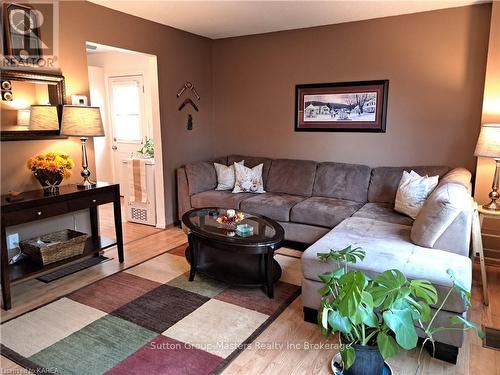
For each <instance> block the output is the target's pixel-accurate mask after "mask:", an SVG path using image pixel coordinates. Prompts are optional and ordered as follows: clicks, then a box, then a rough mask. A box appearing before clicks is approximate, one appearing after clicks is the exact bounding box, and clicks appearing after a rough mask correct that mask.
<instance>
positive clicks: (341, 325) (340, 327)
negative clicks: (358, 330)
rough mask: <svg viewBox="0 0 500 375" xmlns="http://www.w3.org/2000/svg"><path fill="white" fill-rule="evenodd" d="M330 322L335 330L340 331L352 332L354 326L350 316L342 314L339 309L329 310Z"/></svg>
mask: <svg viewBox="0 0 500 375" xmlns="http://www.w3.org/2000/svg"><path fill="white" fill-rule="evenodd" d="M328 324H329V325H330V327H331V328H332V330H333V332H337V331H340V332H342V333H346V334H347V333H350V332H351V329H352V326H351V322H350V321H349V319H348V318H346V317H344V316H341V315H340V314H339V312H338V311H336V310H331V311H329V312H328Z"/></svg>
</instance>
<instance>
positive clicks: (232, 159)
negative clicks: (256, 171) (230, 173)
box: [227, 155, 271, 190]
mask: <svg viewBox="0 0 500 375" xmlns="http://www.w3.org/2000/svg"><path fill="white" fill-rule="evenodd" d="M240 160H245V167H249V168H253V167H256V166H257V165H259V164H264V165H263V166H262V179H263V180H264V190H266V186H267V185H266V184H267V178H268V177H269V168H271V159H269V158H262V157H258V156H242V155H229V156H228V157H227V163H228V165H233V164H234V163H237V162H239V161H240Z"/></svg>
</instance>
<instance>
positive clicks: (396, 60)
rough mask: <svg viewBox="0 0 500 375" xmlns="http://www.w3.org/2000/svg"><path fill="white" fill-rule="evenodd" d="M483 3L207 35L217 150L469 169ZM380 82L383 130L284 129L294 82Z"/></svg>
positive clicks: (485, 13) (483, 38)
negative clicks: (384, 88) (384, 94)
mask: <svg viewBox="0 0 500 375" xmlns="http://www.w3.org/2000/svg"><path fill="white" fill-rule="evenodd" d="M490 10H491V5H490V4H484V5H475V6H469V7H461V8H453V9H447V10H439V11H433V12H426V13H417V14H411V15H403V16H396V17H388V18H381V19H374V20H368V21H361V22H352V23H345V24H339V25H331V26H325V27H316V28H309V29H302V30H292V31H284V32H276V33H269V34H262V35H253V36H245V37H237V38H228V39H222V40H216V41H215V42H214V47H213V82H214V89H213V96H214V123H215V125H216V126H215V130H216V132H217V133H216V136H217V139H216V145H217V148H218V149H219V150H224V153H232V152H237V153H240V154H251V155H266V156H270V157H287V158H302V159H313V160H333V161H344V162H353V163H366V164H369V165H372V166H377V165H415V164H447V165H451V166H457V165H463V166H465V167H467V168H470V169H474V167H475V160H474V157H473V151H474V146H475V142H476V137H477V135H478V133H479V124H480V119H481V103H482V96H483V85H484V74H485V66H486V55H487V49H488V31H489V19H490ZM373 79H389V80H390V84H389V101H388V119H387V132H386V133H385V134H368V133H296V132H294V102H295V93H294V89H295V84H298V83H314V82H343V81H361V80H373Z"/></svg>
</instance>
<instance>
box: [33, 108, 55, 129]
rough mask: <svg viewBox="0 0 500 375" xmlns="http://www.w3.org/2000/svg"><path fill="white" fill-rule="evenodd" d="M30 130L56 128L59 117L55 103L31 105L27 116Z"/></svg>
mask: <svg viewBox="0 0 500 375" xmlns="http://www.w3.org/2000/svg"><path fill="white" fill-rule="evenodd" d="M29 128H30V130H57V129H59V119H58V117H57V107H56V106H55V105H32V106H31V111H30V116H29Z"/></svg>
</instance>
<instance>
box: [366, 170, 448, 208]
mask: <svg viewBox="0 0 500 375" xmlns="http://www.w3.org/2000/svg"><path fill="white" fill-rule="evenodd" d="M412 170H413V171H415V172H417V173H418V174H419V175H420V176H425V175H428V176H436V175H439V177H440V178H441V177H442V176H444V175H445V174H446V173H447V172H448V171H449V170H450V168H449V167H433V166H428V167H378V168H374V169H372V174H371V178H370V187H369V188H368V202H371V203H391V204H393V205H394V201H395V199H396V191H397V190H398V186H399V181H401V176H402V175H403V171H407V172H411V171H412Z"/></svg>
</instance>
